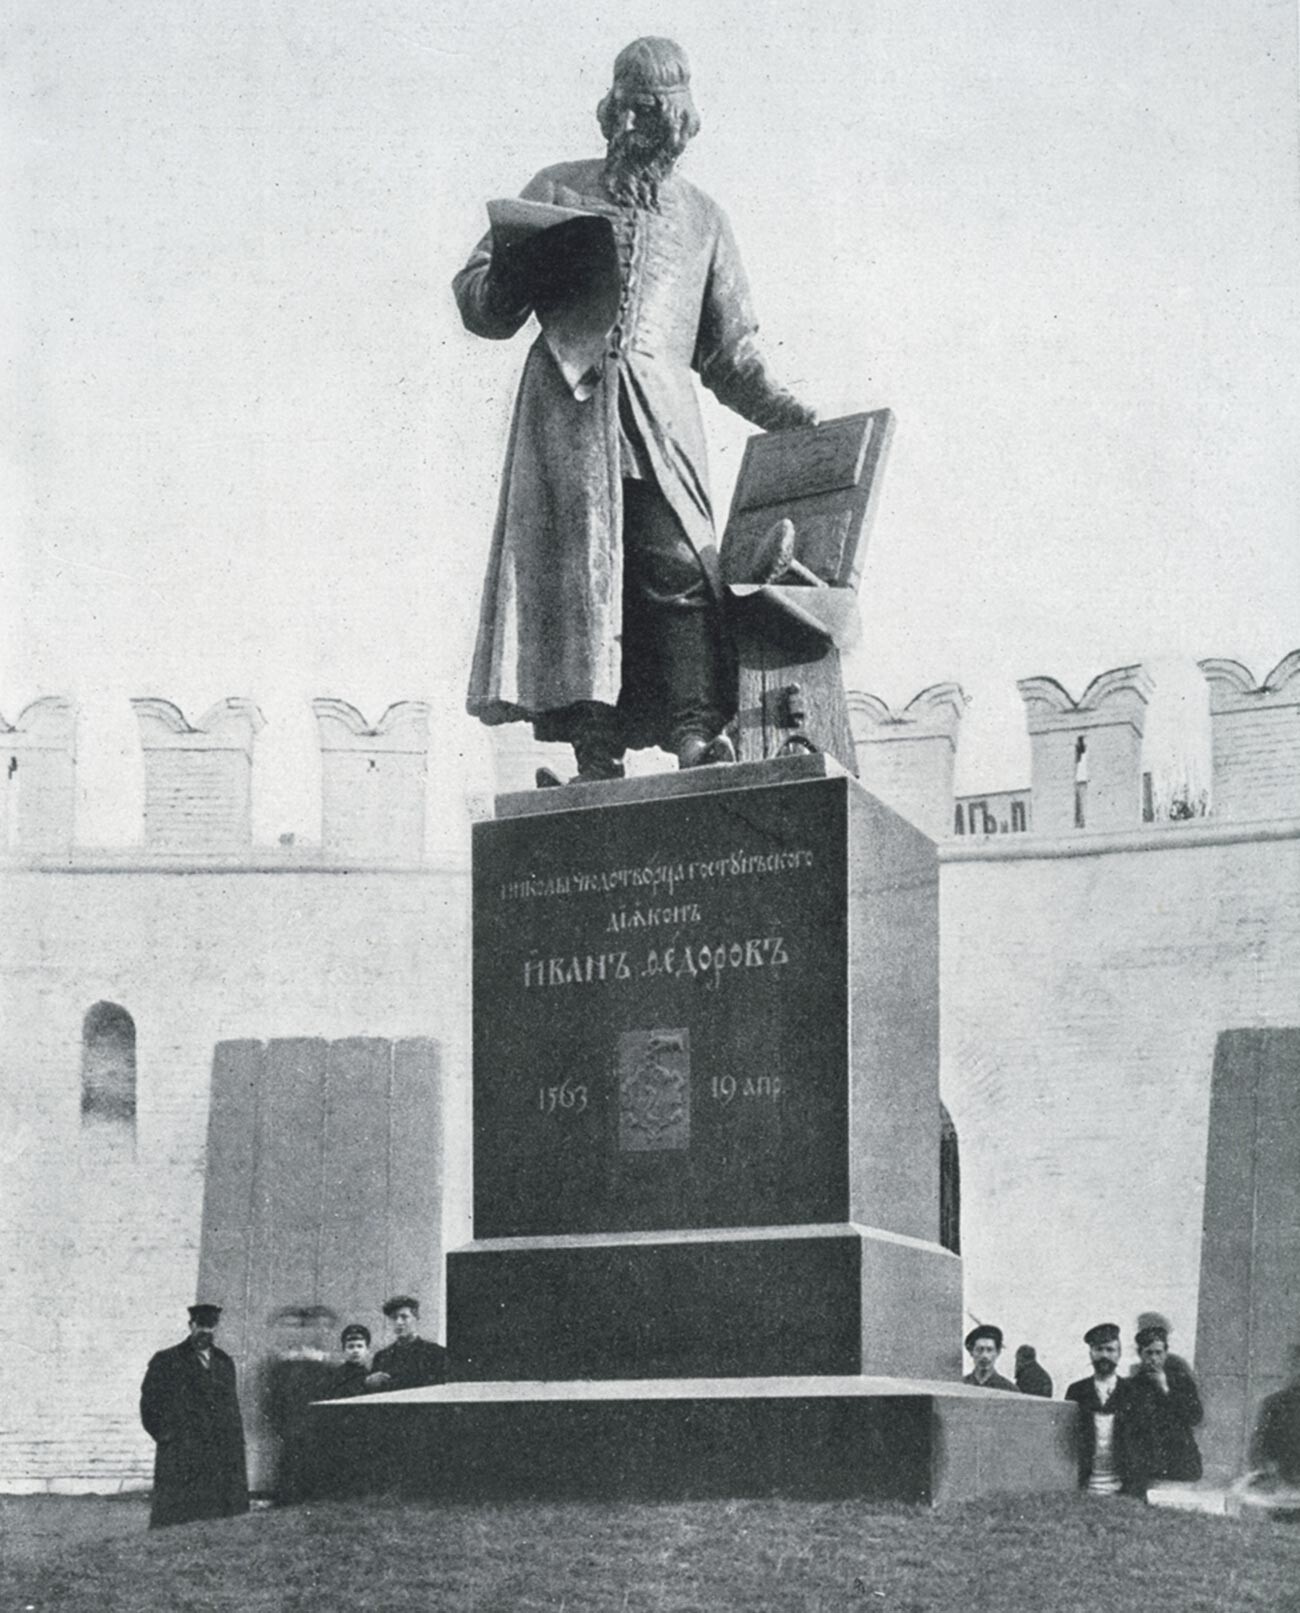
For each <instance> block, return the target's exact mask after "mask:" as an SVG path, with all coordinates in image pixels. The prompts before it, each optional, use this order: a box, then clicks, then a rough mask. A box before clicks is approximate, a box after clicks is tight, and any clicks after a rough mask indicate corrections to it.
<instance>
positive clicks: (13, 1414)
mask: <svg viewBox="0 0 1300 1613" xmlns="http://www.w3.org/2000/svg"><path fill="white" fill-rule="evenodd" d="M1202 665H1203V670H1204V671H1205V674H1206V676H1207V678H1208V679H1209V683H1210V688H1211V691H1212V693H1213V701H1214V726H1213V734H1214V743H1215V792H1216V798H1215V809H1214V813H1213V816H1212V817H1211V818H1209V819H1205V818H1201V819H1197V820H1193V821H1189V822H1178V823H1164V824H1160V825H1143V824H1142V823H1141V822H1140V773H1141V747H1140V743H1138V741H1139V740H1140V737H1141V731H1142V723H1143V714H1144V712H1145V709H1146V700H1147V697H1148V692H1149V690H1148V685H1147V683H1146V681H1145V680H1144V678H1143V677H1142V676H1141V675H1140V674H1139V673H1138V671H1137V670H1136V669H1134V668H1123V669H1119V671H1117V672H1113V673H1108V674H1105V675H1103V676H1102V677H1101V678H1098V679H1095V680H1094V681H1093V683H1092V684H1090V685H1089V689H1088V691H1087V692H1086V693H1085V695H1084V697H1083V699H1081V700H1080V701H1079V702H1077V703H1076V702H1074V701H1072V700H1070V698H1069V696H1068V695H1066V693H1065V691H1064V690H1063V689H1061V688H1060V686H1059V685H1057V684H1054V683H1051V681H1050V680H1046V679H1031V680H1027V683H1026V685H1022V689H1027V690H1028V691H1029V693H1028V695H1027V699H1026V704H1027V709H1028V708H1030V707H1031V706H1032V707H1033V708H1035V709H1033V710H1031V711H1030V724H1031V728H1036V729H1037V733H1036V735H1035V738H1036V740H1037V741H1041V744H1040V746H1039V749H1038V750H1036V751H1035V767H1036V771H1035V783H1036V785H1038V786H1039V788H1038V789H1036V791H1035V794H1034V798H1033V802H1032V816H1031V817H1030V820H1029V821H1030V828H1029V830H1028V832H1027V833H1021V834H1014V835H1011V834H1008V835H997V836H989V837H988V838H985V837H984V836H977V835H972V834H969V833H968V834H967V835H966V836H965V837H964V838H963V839H961V840H957V839H955V838H951V837H950V830H951V825H952V821H953V818H952V814H953V798H952V774H953V769H952V761H953V757H954V754H955V746H956V739H957V735H958V731H959V724H960V719H961V714H962V710H963V709H964V699H963V697H962V696H961V693H960V690H959V689H957V687H956V686H955V685H953V684H943V685H936V686H934V687H933V688H931V689H929V690H926V691H923V693H922V694H921V695H919V696H918V697H917V698H916V699H915V700H913V701H912V702H910V703H909V704H908V705H907V706H906V707H904V708H903V709H902V711H901V712H899V713H893V712H891V711H889V709H888V708H887V707H885V706H884V704H883V703H882V702H880V701H876V700H873V699H872V697H870V696H865V695H855V696H853V697H851V708H852V710H853V713H854V722H855V730H856V737H857V739H858V741H859V753H860V755H862V757H863V758H864V762H865V766H864V782H865V783H866V785H867V787H868V788H872V789H875V790H876V791H877V792H878V793H879V794H880V795H881V796H882V798H885V799H887V800H889V801H890V804H892V805H894V806H895V807H896V808H897V809H898V810H899V811H901V812H903V813H904V814H905V815H908V816H914V821H916V822H918V823H919V824H920V825H921V826H922V827H924V828H926V829H927V832H930V833H932V834H934V835H935V837H936V838H939V839H941V840H942V841H943V842H944V844H943V845H942V846H941V851H940V857H941V868H940V894H941V949H942V1091H943V1097H944V1101H945V1103H946V1105H947V1107H948V1109H949V1111H950V1113H951V1115H952V1117H953V1120H954V1121H955V1123H956V1126H957V1130H958V1136H959V1143H960V1149H961V1176H962V1221H963V1245H964V1248H963V1256H964V1261H965V1272H966V1304H967V1308H968V1312H969V1314H970V1316H971V1317H977V1318H979V1319H981V1320H989V1319H991V1320H995V1321H997V1322H998V1323H999V1324H1000V1325H1002V1326H1003V1327H1004V1328H1005V1329H1006V1330H1007V1332H1008V1343H1009V1344H1015V1343H1019V1342H1022V1341H1026V1342H1030V1343H1034V1344H1036V1345H1037V1346H1038V1347H1039V1351H1040V1355H1041V1356H1042V1358H1043V1359H1044V1361H1045V1362H1046V1364H1047V1366H1048V1367H1049V1370H1051V1371H1052V1372H1053V1374H1054V1375H1055V1376H1056V1378H1057V1384H1058V1390H1059V1388H1061V1387H1063V1385H1064V1384H1065V1383H1066V1382H1067V1381H1068V1380H1069V1378H1071V1377H1073V1376H1075V1375H1077V1374H1078V1373H1079V1372H1081V1371H1082V1370H1084V1367H1085V1366H1086V1361H1084V1360H1081V1359H1080V1357H1081V1356H1083V1355H1084V1354H1085V1352H1084V1351H1083V1348H1082V1345H1081V1344H1080V1343H1079V1340H1078V1334H1079V1332H1080V1331H1081V1330H1082V1326H1084V1325H1087V1324H1088V1323H1089V1322H1092V1321H1095V1320H1097V1319H1098V1317H1099V1315H1100V1314H1101V1313H1106V1314H1113V1315H1114V1316H1115V1319H1116V1320H1118V1321H1120V1322H1121V1323H1122V1324H1123V1326H1124V1327H1125V1330H1126V1336H1127V1333H1128V1329H1129V1326H1130V1324H1131V1320H1132V1317H1133V1315H1134V1314H1136V1311H1137V1310H1138V1309H1143V1308H1153V1309H1158V1310H1162V1311H1164V1312H1166V1313H1167V1314H1169V1315H1170V1316H1171V1317H1172V1318H1173V1320H1174V1323H1175V1327H1176V1329H1177V1336H1176V1344H1177V1347H1178V1348H1179V1349H1180V1350H1181V1351H1182V1352H1183V1353H1185V1354H1190V1353H1191V1352H1192V1350H1193V1349H1194V1341H1195V1337H1196V1322H1197V1309H1198V1305H1199V1290H1198V1281H1199V1251H1200V1222H1199V1214H1200V1204H1201V1194H1202V1183H1203V1179H1204V1171H1205V1157H1206V1147H1207V1113H1208V1100H1209V1089H1210V1079H1211V1066H1212V1060H1213V1054H1214V1046H1215V1041H1216V1038H1217V1036H1218V1035H1219V1034H1220V1033H1221V1032H1222V1031H1224V1030H1229V1029H1239V1028H1242V1027H1250V1026H1285V1025H1294V1024H1296V1023H1297V1021H1298V1020H1300V1008H1298V1007H1297V1005H1300V861H1298V859H1300V806H1298V804H1297V796H1296V779H1297V767H1296V763H1297V751H1296V748H1295V744H1294V740H1293V737H1292V736H1293V735H1294V734H1295V731H1296V729H1295V726H1292V725H1293V724H1295V725H1298V726H1300V716H1297V712H1296V705H1297V671H1298V670H1300V654H1297V655H1293V656H1288V657H1287V658H1286V660H1284V661H1283V662H1282V663H1280V665H1279V667H1278V668H1276V669H1275V670H1274V672H1273V673H1272V674H1270V676H1269V677H1268V678H1267V679H1265V680H1264V682H1263V684H1261V685H1259V686H1258V688H1256V687H1255V685H1254V680H1253V678H1252V677H1251V675H1250V673H1249V672H1248V671H1247V670H1246V669H1245V668H1242V667H1240V666H1239V665H1238V664H1237V663H1235V662H1225V661H1212V662H1207V663H1203V664H1202ZM314 709H315V712H316V716H317V721H318V728H319V733H320V739H321V744H322V751H323V758H322V759H323V775H324V779H325V792H324V804H323V815H322V816H323V835H322V840H323V845H322V848H321V849H320V850H319V851H316V850H314V849H313V850H306V851H304V850H302V849H301V848H296V847H293V846H275V847H267V848H259V847H254V846H253V845H252V844H251V843H250V839H249V833H248V817H247V799H248V780H249V777H250V774H251V768H252V766H253V762H254V750H253V741H254V739H255V736H256V733H257V729H258V726H259V719H258V717H257V713H256V708H255V707H254V706H252V704H251V702H247V701H229V702H223V703H221V704H220V705H219V706H217V707H215V708H214V709H213V711H212V712H210V713H208V714H207V715H206V716H205V717H204V718H203V719H202V721H201V722H200V723H199V724H198V725H197V726H195V727H191V726H190V724H189V723H188V722H186V720H185V718H184V716H183V715H182V714H181V713H180V712H179V711H178V710H177V708H176V707H175V706H172V705H170V703H168V702H165V701H148V702H139V703H137V705H136V714H137V718H138V720H139V721H140V728H141V735H142V740H143V742H144V743H145V747H146V768H147V769H149V770H151V771H150V772H149V778H150V786H149V788H150V794H149V797H148V800H149V808H148V811H149V817H148V819H147V822H148V825H149V832H148V833H147V834H146V836H145V840H144V843H143V845H142V846H141V847H140V848H137V849H135V850H130V851H122V852H114V853H102V852H96V851H94V850H91V849H87V848H84V847H78V846H76V845H75V843H73V839H72V831H73V821H72V799H73V790H72V780H73V778H74V777H75V773H74V768H75V755H76V732H75V725H74V720H73V718H74V713H73V711H72V708H71V706H70V705H69V703H68V702H66V701H62V700H59V699H57V698H49V699H46V700H42V701H38V702H35V703H34V704H33V705H32V706H29V707H28V708H27V710H26V711H24V712H23V713H22V715H21V716H20V717H19V718H18V720H17V721H16V723H15V724H14V726H13V727H12V728H8V727H6V728H5V729H3V730H2V731H0V739H2V740H3V742H4V744H5V745H6V746H7V747H8V749H7V751H0V754H2V755H7V756H9V757H10V758H12V759H14V760H15V761H16V768H15V776H20V777H22V778H23V780H24V782H26V781H28V780H30V779H33V778H35V779H36V781H37V782H36V784H30V785H29V786H28V789H29V793H28V794H27V796H26V798H25V802H24V799H23V797H22V796H21V794H20V795H12V794H11V795H10V797H9V802H10V811H9V816H8V821H9V826H10V832H9V840H8V845H9V855H8V857H7V858H6V859H5V861H4V865H3V870H2V872H3V878H4V885H5V890H4V901H5V913H6V923H5V925H4V926H0V1023H3V1024H4V1027H5V1036H4V1038H3V1040H2V1041H0V1227H2V1228H3V1229H4V1234H3V1237H4V1241H3V1245H0V1270H3V1272H4V1279H5V1290H6V1302H5V1305H4V1306H3V1307H0V1355H2V1356H3V1358H4V1359H6V1360H8V1361H10V1362H11V1363H12V1364H15V1365H16V1366H17V1367H18V1368H19V1369H21V1370H22V1372H23V1374H24V1381H25V1382H27V1383H28V1384H29V1386H30V1392H28V1393H25V1394H24V1397H23V1398H22V1401H21V1403H15V1405H14V1406H12V1407H11V1408H10V1416H9V1417H8V1418H7V1419H6V1420H5V1422H4V1429H3V1432H0V1490H5V1489H8V1490H13V1489H41V1488H66V1489H98V1490H105V1489H113V1488H116V1487H118V1486H120V1485H123V1484H127V1485H131V1484H143V1483H145V1482H147V1479H148V1474H149V1468H150V1460H151V1448H150V1446H149V1443H148V1441H147V1440H146V1439H145V1438H144V1436H143V1434H142V1431H141V1430H140V1429H139V1426H138V1422H137V1418H136V1396H137V1393H138V1386H139V1377H140V1373H141V1371H142V1369H143V1364H144V1362H145V1360H146V1359H147V1357H148V1355H149V1354H150V1352H151V1351H153V1350H154V1349H157V1348H159V1347H160V1346H161V1345H163V1344H166V1343H168V1342H170V1341H171V1340H172V1338H173V1337H178V1336H179V1330H180V1328H181V1327H182V1326H183V1320H184V1306H185V1304H186V1303H188V1301H189V1300H191V1299H192V1298H194V1292H193V1289H194V1282H195V1279H196V1272H197V1259H198V1245H199V1233H200V1217H201V1205H202V1193H203V1181H204V1165H205V1146H206V1124H207V1113H208V1087H209V1082H210V1078H211V1067H212V1057H213V1049H214V1047H215V1045H216V1043H217V1042H219V1041H230V1040H234V1039H239V1038H249V1039H253V1040H257V1041H263V1042H265V1041H268V1040H270V1039H272V1038H284V1037H321V1038H326V1039H331V1040H333V1039H341V1038H345V1037H356V1036H374V1037H385V1038H392V1039H394V1040H396V1039H399V1038H406V1037H428V1038H432V1039H433V1040H435V1041H436V1042H438V1044H439V1046H440V1048H441V1050H442V1055H441V1062H442V1068H443V1069H444V1070H445V1072H446V1082H447V1087H446V1094H445V1097H446V1104H445V1107H446V1117H447V1121H446V1123H447V1150H446V1154H445V1156H444V1158H443V1159H442V1161H441V1164H440V1165H438V1164H437V1163H435V1162H431V1165H430V1168H431V1169H434V1168H440V1169H441V1170H442V1171H443V1182H444V1190H445V1194H446V1200H445V1203H446V1206H447V1208H446V1211H445V1216H444V1226H445V1227H446V1228H447V1239H448V1242H449V1244H452V1245H454V1244H457V1243H460V1242H463V1241H464V1240H465V1238H466V1237H467V1236H468V1235H469V1233H470V1231H471V1227H470V1223H469V1219H468V1157H469V1135H470V1124H469V1117H470V1101H469V1058H470V1055H469V1044H470V1036H469V924H470V896H469V873H468V859H467V856H466V855H465V854H462V853H461V852H459V851H457V852H456V853H455V854H449V855H446V856H443V857H441V858H434V859H431V858H428V857H425V856H422V855H421V854H420V852H419V838H420V837H419V834H418V832H417V827H416V826H417V824H418V823H419V821H420V820H421V818H422V817H423V816H424V814H425V811H426V808H427V803H426V800H425V788H426V777H427V774H426V769H427V766H428V763H429V761H430V756H429V739H428V708H427V707H425V706H424V705H423V703H421V702H403V703H399V704H398V705H395V706H392V707H390V708H389V710H388V712H387V713H386V714H385V717H384V718H383V719H381V720H380V722H379V723H377V724H375V725H374V726H373V727H371V726H369V725H368V724H367V722H366V721H365V719H364V718H363V717H362V716H361V714H360V713H359V712H357V711H356V710H355V708H353V707H351V706H348V705H346V704H345V703H343V702H341V701H336V700H330V701H324V700H322V701H319V702H316V703H315V707H314ZM1080 734H1082V735H1084V736H1085V737H1086V738H1087V739H1088V740H1089V760H1090V768H1089V778H1088V789H1089V793H1088V797H1087V812H1086V822H1085V827H1084V829H1083V830H1082V831H1080V830H1079V829H1077V828H1076V827H1075V825H1074V821H1073V803H1074V796H1073V791H1074V783H1075V779H1074V771H1075V769H1074V762H1073V743H1074V740H1075V739H1077V737H1078V736H1079V735H1080ZM512 737H516V738H520V739H522V740H524V741H526V739H527V730H526V729H523V728H520V729H519V730H518V731H517V734H516V735H514V736H512ZM508 749H509V751H510V767H511V777H510V782H511V783H513V784H514V785H515V786H516V787H518V786H519V785H520V784H521V783H525V782H526V778H527V773H528V772H529V771H530V768H529V766H528V763H529V761H530V757H529V756H528V752H527V744H526V743H521V744H518V745H514V746H512V747H508ZM1062 757H1064V758H1065V759H1066V760H1064V761H1062ZM372 761H373V762H374V763H375V765H374V766H373V767H372V766H371V765H370V764H371V762H372ZM10 788H11V789H12V780H10ZM1044 791H1045V792H1046V794H1045V795H1044V794H1043V793H1042V792H1044ZM1044 800H1046V801H1048V802H1049V803H1050V802H1053V801H1054V802H1055V807H1054V808H1050V809H1049V810H1048V822H1046V823H1045V822H1044V821H1043V811H1044V808H1043V805H1042V803H1043V801H1044ZM1103 802H1107V803H1109V804H1108V805H1106V806H1105V808H1104V810H1103V807H1102V806H1101V805H1099V803H1103ZM1099 819H1100V821H1099ZM1053 824H1054V825H1055V827H1053V826H1052V825H1053ZM1107 824H1109V825H1110V826H1109V827H1107V826H1106V825H1107ZM100 1003H109V1004H115V1005H117V1006H118V1007H120V1008H121V1009H123V1010H125V1011H126V1012H127V1013H129V1014H130V1015H131V1018H132V1021H133V1023H134V1026H135V1030H136V1096H137V1109H136V1116H135V1121H134V1125H133V1126H131V1127H129V1128H127V1129H121V1130H119V1131H117V1132H113V1131H112V1128H111V1127H107V1126H105V1125H103V1124H100V1125H97V1126H96V1127H94V1128H90V1127H88V1126H87V1125H86V1124H84V1123H83V1121H82V1117H81V1113H80V1093H81V1079H82V1071H81V1057H82V1031H83V1026H84V1023H85V1019H86V1015H87V1013H88V1011H89V1010H91V1009H92V1008H94V1007H95V1005H96V1004H100ZM55 1288H56V1289H57V1291H58V1292H70V1293H74V1294H76V1295H77V1306H76V1307H75V1310H73V1311H70V1312H67V1314H66V1317H65V1315H64V1313H63V1312H62V1311H59V1312H57V1313H52V1312H51V1307H50V1303H49V1297H50V1294H51V1292H52V1289H55ZM88 1310H89V1311H93V1313H94V1314H95V1316H96V1328H95V1329H94V1330H93V1331H92V1333H91V1334H86V1333H85V1330H84V1327H83V1326H82V1325H81V1321H80V1319H81V1318H82V1317H83V1316H84V1315H85V1314H87V1311H88ZM434 1314H435V1316H436V1309H435V1311H434ZM104 1337H111V1338H112V1339H113V1341H114V1347H113V1350H112V1351H111V1352H107V1353H106V1352H105V1351H104V1350H103V1349H102V1348H101V1342H102V1339H103V1338H104Z"/></svg>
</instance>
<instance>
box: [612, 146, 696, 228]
mask: <svg viewBox="0 0 1300 1613" xmlns="http://www.w3.org/2000/svg"><path fill="white" fill-rule="evenodd" d="M685 149H686V142H685V140H683V139H681V138H679V137H677V136H674V135H667V136H665V137H664V138H662V139H661V140H658V141H656V142H655V143H654V144H653V145H648V144H647V143H646V139H645V136H644V135H643V134H638V133H637V131H636V130H635V129H628V130H624V131H622V132H620V133H619V134H616V135H615V136H614V137H613V139H612V140H611V141H610V142H609V145H608V148H607V149H606V152H605V171H604V181H605V189H606V191H607V192H608V193H609V195H610V196H611V197H612V198H613V199H614V201H616V202H619V203H621V204H622V205H623V206H625V207H643V208H646V209H648V210H649V211H650V212H658V210H659V187H660V185H662V184H663V182H664V180H665V179H667V178H668V176H669V174H671V173H672V171H673V169H674V167H675V166H676V164H677V159H678V157H680V156H681V154H682V152H683V151H684V150H685Z"/></svg>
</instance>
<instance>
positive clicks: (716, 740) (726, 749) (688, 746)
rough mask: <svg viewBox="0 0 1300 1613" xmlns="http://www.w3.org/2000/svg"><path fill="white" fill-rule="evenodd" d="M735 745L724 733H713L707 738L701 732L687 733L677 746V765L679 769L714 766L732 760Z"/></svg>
mask: <svg viewBox="0 0 1300 1613" xmlns="http://www.w3.org/2000/svg"><path fill="white" fill-rule="evenodd" d="M735 759H736V747H735V746H734V745H733V744H732V743H731V740H730V738H729V737H728V736H727V735H726V734H715V735H714V737H713V738H712V739H708V738H706V737H705V735H703V734H687V736H686V738H685V739H683V740H682V741H681V742H680V743H679V744H678V746H677V766H678V769H679V770H681V769H683V768H687V767H716V766H718V765H719V764H725V763H727V762H734V761H735Z"/></svg>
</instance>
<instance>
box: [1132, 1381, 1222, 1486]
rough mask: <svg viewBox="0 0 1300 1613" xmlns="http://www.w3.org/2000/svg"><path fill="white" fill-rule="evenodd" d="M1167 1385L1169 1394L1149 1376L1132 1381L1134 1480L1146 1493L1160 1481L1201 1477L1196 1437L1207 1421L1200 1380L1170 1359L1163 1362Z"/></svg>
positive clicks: (1199, 1454)
mask: <svg viewBox="0 0 1300 1613" xmlns="http://www.w3.org/2000/svg"><path fill="white" fill-rule="evenodd" d="M1165 1381H1166V1383H1167V1384H1168V1385H1169V1388H1168V1390H1162V1389H1161V1388H1160V1385H1159V1384H1158V1383H1157V1382H1156V1381H1155V1379H1154V1378H1153V1377H1152V1376H1151V1374H1150V1373H1147V1372H1139V1373H1138V1374H1137V1375H1136V1376H1135V1377H1133V1378H1131V1379H1130V1380H1129V1384H1130V1388H1131V1391H1132V1400H1133V1408H1132V1412H1131V1416H1130V1422H1129V1449H1130V1451H1131V1453H1132V1466H1133V1469H1134V1476H1135V1479H1136V1481H1137V1482H1138V1484H1140V1487H1141V1488H1142V1490H1143V1491H1144V1492H1145V1489H1146V1486H1147V1485H1148V1484H1154V1483H1156V1482H1157V1481H1158V1480H1160V1479H1177V1480H1190V1479H1199V1478H1200V1476H1201V1453H1200V1451H1199V1450H1198V1449H1197V1447H1196V1436H1195V1435H1194V1434H1193V1433H1192V1430H1193V1428H1195V1427H1197V1426H1198V1424H1199V1423H1200V1422H1201V1419H1202V1417H1203V1415H1204V1413H1203V1412H1202V1410H1201V1397H1200V1394H1199V1392H1198V1390H1197V1388H1196V1379H1195V1378H1193V1376H1192V1374H1191V1372H1190V1371H1189V1370H1188V1368H1187V1367H1186V1366H1183V1365H1182V1364H1181V1363H1180V1364H1179V1365H1177V1366H1175V1364H1174V1362H1173V1360H1172V1358H1170V1359H1167V1360H1166V1362H1165Z"/></svg>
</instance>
